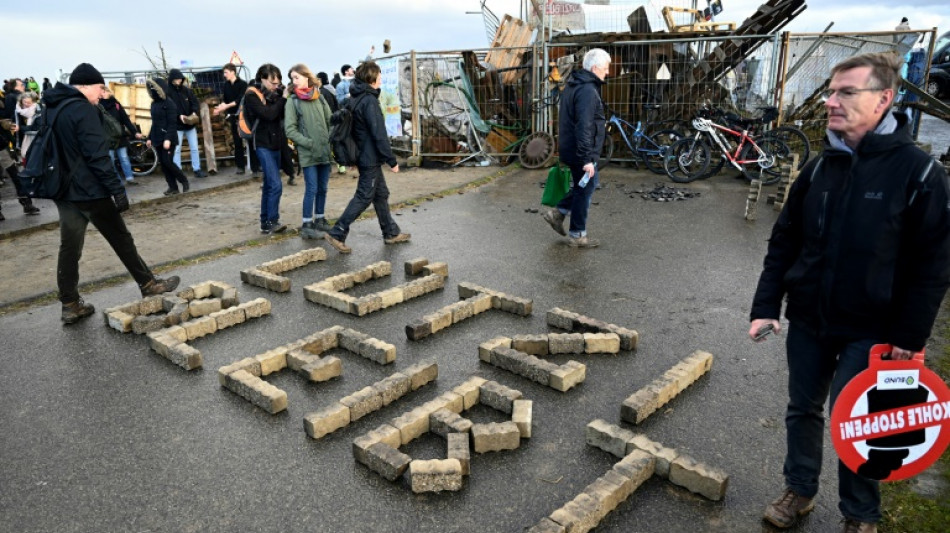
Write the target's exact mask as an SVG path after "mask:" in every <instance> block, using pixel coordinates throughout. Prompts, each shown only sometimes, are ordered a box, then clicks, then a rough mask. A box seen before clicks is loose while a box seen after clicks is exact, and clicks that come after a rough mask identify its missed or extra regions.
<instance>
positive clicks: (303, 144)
mask: <svg viewBox="0 0 950 533" xmlns="http://www.w3.org/2000/svg"><path fill="white" fill-rule="evenodd" d="M297 106H300V115H299V116H298V115H297ZM331 114H332V113H331V112H330V106H329V105H328V104H327V101H326V99H324V98H317V99H316V100H299V99H298V98H297V96H296V95H291V97H290V98H288V99H287V104H286V105H285V106H284V131H286V132H287V138H288V139H290V140H291V141H293V142H294V146H296V147H297V154H298V156H299V158H300V166H301V168H302V167H312V166H314V165H319V164H324V163H330V162H331V161H332V158H331V155H330V115H331Z"/></svg>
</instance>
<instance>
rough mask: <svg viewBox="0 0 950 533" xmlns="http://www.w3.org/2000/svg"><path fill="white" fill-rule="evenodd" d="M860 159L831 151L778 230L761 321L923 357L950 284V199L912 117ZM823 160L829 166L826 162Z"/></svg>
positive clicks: (796, 194)
mask: <svg viewBox="0 0 950 533" xmlns="http://www.w3.org/2000/svg"><path fill="white" fill-rule="evenodd" d="M895 117H897V120H898V124H899V126H898V128H897V131H895V132H894V133H892V134H889V135H879V134H875V133H868V134H867V135H866V136H865V137H864V139H862V140H861V142H860V144H859V145H858V147H857V149H856V150H855V154H854V155H851V154H849V153H848V152H846V151H843V150H838V149H834V148H831V147H830V145H828V144H827V143H826V147H825V150H824V152H823V154H822V157H821V158H820V159H813V160H811V161H809V162H808V164H807V165H805V167H804V168H803V169H802V172H801V174H800V175H799V178H798V179H797V180H796V181H795V183H794V184H793V186H792V187H791V190H790V191H789V197H788V201H787V202H786V204H785V207H784V208H783V209H782V213H781V215H779V218H778V221H776V223H775V226H774V227H773V228H772V237H771V238H770V239H769V246H768V253H767V255H766V257H765V268H764V270H763V272H762V275H761V277H760V278H759V285H758V288H757V290H756V293H755V298H754V300H753V303H752V313H751V318H752V319H756V318H774V319H777V318H778V316H779V312H780V310H781V306H782V298H783V296H784V295H787V296H788V303H787V306H786V309H785V315H786V317H788V319H789V320H790V321H792V322H795V323H796V325H801V326H804V327H806V328H808V329H809V330H811V331H812V332H813V333H815V334H817V335H819V336H821V337H838V338H843V339H846V340H857V339H878V340H881V341H883V342H887V343H890V344H893V345H895V346H897V347H899V348H903V349H907V350H920V349H921V348H923V347H924V344H925V343H926V342H927V338H928V337H929V336H930V330H931V327H932V325H933V322H934V319H935V317H936V315H937V311H938V309H939V308H940V303H941V301H942V300H943V297H944V294H945V293H946V291H947V286H948V283H950V204H948V199H950V192H948V185H947V174H946V172H945V171H944V169H943V168H942V167H941V166H940V165H939V164H936V162H935V161H934V160H933V158H931V157H930V156H929V155H927V154H925V153H924V152H922V151H921V150H919V149H918V148H917V147H915V146H914V143H913V140H912V139H911V136H910V128H909V126H908V125H907V118H906V115H904V114H902V113H901V114H895ZM819 161H821V163H820V165H819V164H818V162H819Z"/></svg>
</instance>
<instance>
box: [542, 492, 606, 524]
mask: <svg viewBox="0 0 950 533" xmlns="http://www.w3.org/2000/svg"><path fill="white" fill-rule="evenodd" d="M598 513H599V509H598V505H597V502H595V501H594V500H593V499H592V498H591V497H590V496H588V495H586V494H584V493H583V492H582V493H580V494H578V495H577V496H575V497H574V499H573V500H571V501H569V502H567V503H566V504H564V506H563V507H561V508H560V509H557V510H556V511H554V512H553V513H551V515H550V516H549V518H550V519H551V520H553V521H555V522H557V523H559V524H561V525H563V526H564V527H565V528H567V531H570V532H572V533H574V532H577V533H586V532H588V531H590V530H591V529H594V527H595V526H596V525H597V523H598V522H599V521H600V520H599V519H598V516H597V515H598Z"/></svg>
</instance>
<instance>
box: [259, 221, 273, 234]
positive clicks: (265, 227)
mask: <svg viewBox="0 0 950 533" xmlns="http://www.w3.org/2000/svg"><path fill="white" fill-rule="evenodd" d="M261 233H263V234H264V235H267V234H268V233H272V230H271V227H270V222H261Z"/></svg>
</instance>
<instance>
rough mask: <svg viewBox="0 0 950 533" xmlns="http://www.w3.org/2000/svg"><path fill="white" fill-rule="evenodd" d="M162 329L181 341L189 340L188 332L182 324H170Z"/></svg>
mask: <svg viewBox="0 0 950 533" xmlns="http://www.w3.org/2000/svg"><path fill="white" fill-rule="evenodd" d="M162 331H164V332H165V333H166V334H168V335H169V336H170V337H172V338H174V339H176V340H178V341H179V342H188V332H186V331H185V328H183V327H181V326H168V327H167V328H165V329H164V330H162Z"/></svg>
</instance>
